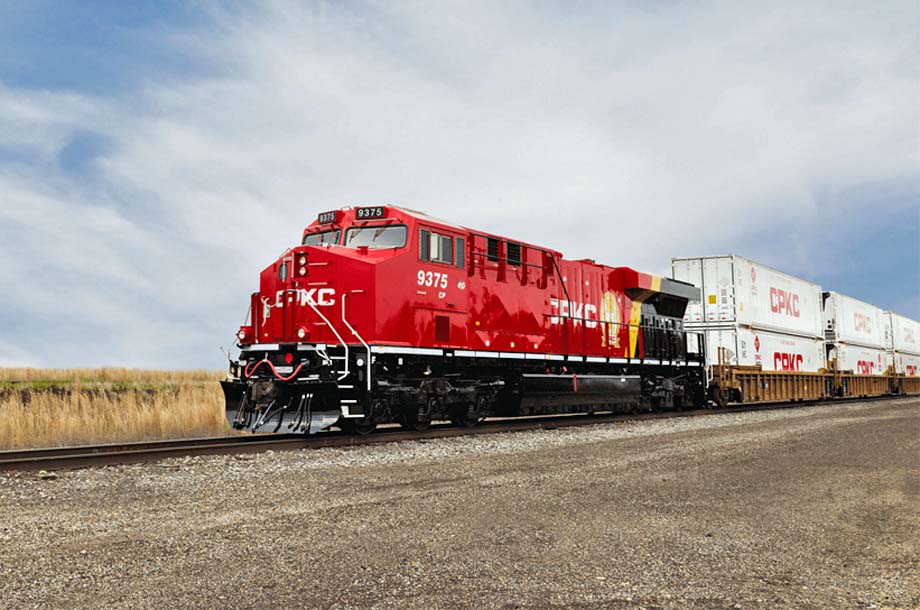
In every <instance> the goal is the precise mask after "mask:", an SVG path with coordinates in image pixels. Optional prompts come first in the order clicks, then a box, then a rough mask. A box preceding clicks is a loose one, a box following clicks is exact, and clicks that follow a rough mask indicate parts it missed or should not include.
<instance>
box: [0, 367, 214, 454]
mask: <svg viewBox="0 0 920 610" xmlns="http://www.w3.org/2000/svg"><path fill="white" fill-rule="evenodd" d="M222 377H223V374H222V373H216V372H212V371H141V370H131V369H0V449H14V448H23V447H52V446H60V445H79V444H88V443H104V442H121V441H136V440H150V439H161V438H179V437H193V436H212V435H219V434H228V433H229V432H230V428H229V426H228V425H227V424H226V420H225V419H224V400H223V394H222V392H221V389H220V385H219V384H218V381H219V380H220V379H221V378H222Z"/></svg>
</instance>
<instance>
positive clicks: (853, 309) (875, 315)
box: [824, 292, 886, 349]
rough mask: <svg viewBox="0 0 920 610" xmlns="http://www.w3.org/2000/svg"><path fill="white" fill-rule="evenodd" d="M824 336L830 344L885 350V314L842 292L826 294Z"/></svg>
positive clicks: (873, 306)
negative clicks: (845, 344)
mask: <svg viewBox="0 0 920 610" xmlns="http://www.w3.org/2000/svg"><path fill="white" fill-rule="evenodd" d="M824 336H825V338H826V339H827V340H828V341H829V342H831V343H838V342H840V343H847V344H851V345H861V346H864V347H871V348H876V349H884V348H885V347H886V345H885V312H884V311H882V310H881V309H880V308H878V307H876V306H875V305H870V304H869V303H864V302H862V301H858V300H856V299H854V298H852V297H848V296H846V295H844V294H840V293H839V292H825V293H824Z"/></svg>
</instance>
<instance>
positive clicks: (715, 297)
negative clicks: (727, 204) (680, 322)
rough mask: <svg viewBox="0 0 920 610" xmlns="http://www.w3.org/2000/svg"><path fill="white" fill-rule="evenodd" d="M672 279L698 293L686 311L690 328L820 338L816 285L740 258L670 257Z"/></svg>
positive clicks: (819, 295) (821, 320) (821, 325)
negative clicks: (730, 327)
mask: <svg viewBox="0 0 920 610" xmlns="http://www.w3.org/2000/svg"><path fill="white" fill-rule="evenodd" d="M671 275H672V277H673V278H674V279H677V280H681V281H684V282H690V283H691V284H693V285H695V286H697V287H699V288H700V290H701V291H702V302H698V301H694V302H691V303H690V304H689V306H688V307H687V313H686V315H685V316H684V321H685V322H686V323H687V324H690V325H696V324H702V325H718V326H728V325H741V326H749V327H751V328H754V329H759V330H771V331H778V332H782V333H788V334H794V335H800V336H805V337H822V338H823V337H824V315H823V313H822V292H821V287H820V286H819V285H817V284H813V283H812V282H807V281H805V280H801V279H799V278H796V277H793V276H791V275H788V274H786V273H783V272H781V271H777V270H775V269H771V268H770V267H765V266H763V265H759V264H757V263H755V262H753V261H751V260H748V259H746V258H743V257H741V256H735V255H728V256H705V257H693V258H672V259H671Z"/></svg>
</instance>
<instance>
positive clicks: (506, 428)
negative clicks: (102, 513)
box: [0, 396, 915, 471]
mask: <svg viewBox="0 0 920 610" xmlns="http://www.w3.org/2000/svg"><path fill="white" fill-rule="evenodd" d="M905 398H911V397H901V396H899V397H888V396H876V397H868V398H852V399H840V400H836V401H834V403H833V404H838V403H846V402H868V401H872V400H903V399H905ZM914 398H915V397H914ZM819 404H831V403H828V401H819V400H814V401H800V402H781V403H761V404H754V405H738V406H733V407H727V408H721V409H694V410H691V411H665V412H659V413H638V414H636V413H630V414H623V413H619V414H613V413H605V414H595V415H584V414H579V415H562V416H539V417H528V418H508V419H500V420H489V421H487V422H485V423H482V424H479V425H478V426H474V427H472V428H463V427H457V426H453V425H449V424H435V425H432V426H431V427H430V428H429V429H427V430H424V431H409V430H403V429H401V428H398V427H392V428H382V429H380V430H378V431H377V432H375V433H373V434H370V435H367V436H352V435H350V434H345V433H343V432H334V431H333V432H322V433H319V434H317V435H315V436H307V437H305V436H302V435H299V434H255V435H236V436H225V437H212V438H194V439H181V440H165V441H146V442H136V443H115V444H107V445H83V446H76V447H53V448H45V449H23V450H14V451H0V471H37V470H61V469H73V468H87V467H91V466H106V465H113V464H131V463H138V462H150V461H156V460H162V459H165V458H171V457H184V456H195V455H226V454H244V453H260V452H264V451H269V450H271V451H290V450H295V449H319V448H323V447H349V446H358V445H373V444H382V443H395V442H400V441H412V440H423V439H437V438H447V437H454V436H468V435H473V434H498V433H506V432H520V431H526V430H551V429H557V428H568V427H574V426H593V425H597V424H605V423H613V422H624V421H643V420H650V419H668V418H674V417H700V416H706V415H720V414H723V413H744V412H750V411H764V410H774V409H789V408H796V407H803V406H811V405H819Z"/></svg>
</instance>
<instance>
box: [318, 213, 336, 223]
mask: <svg viewBox="0 0 920 610" xmlns="http://www.w3.org/2000/svg"><path fill="white" fill-rule="evenodd" d="M335 217H336V212H335V210H333V211H332V212H320V214H319V216H317V217H316V220H317V222H319V223H320V224H321V225H325V224H329V223H330V222H335Z"/></svg>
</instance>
